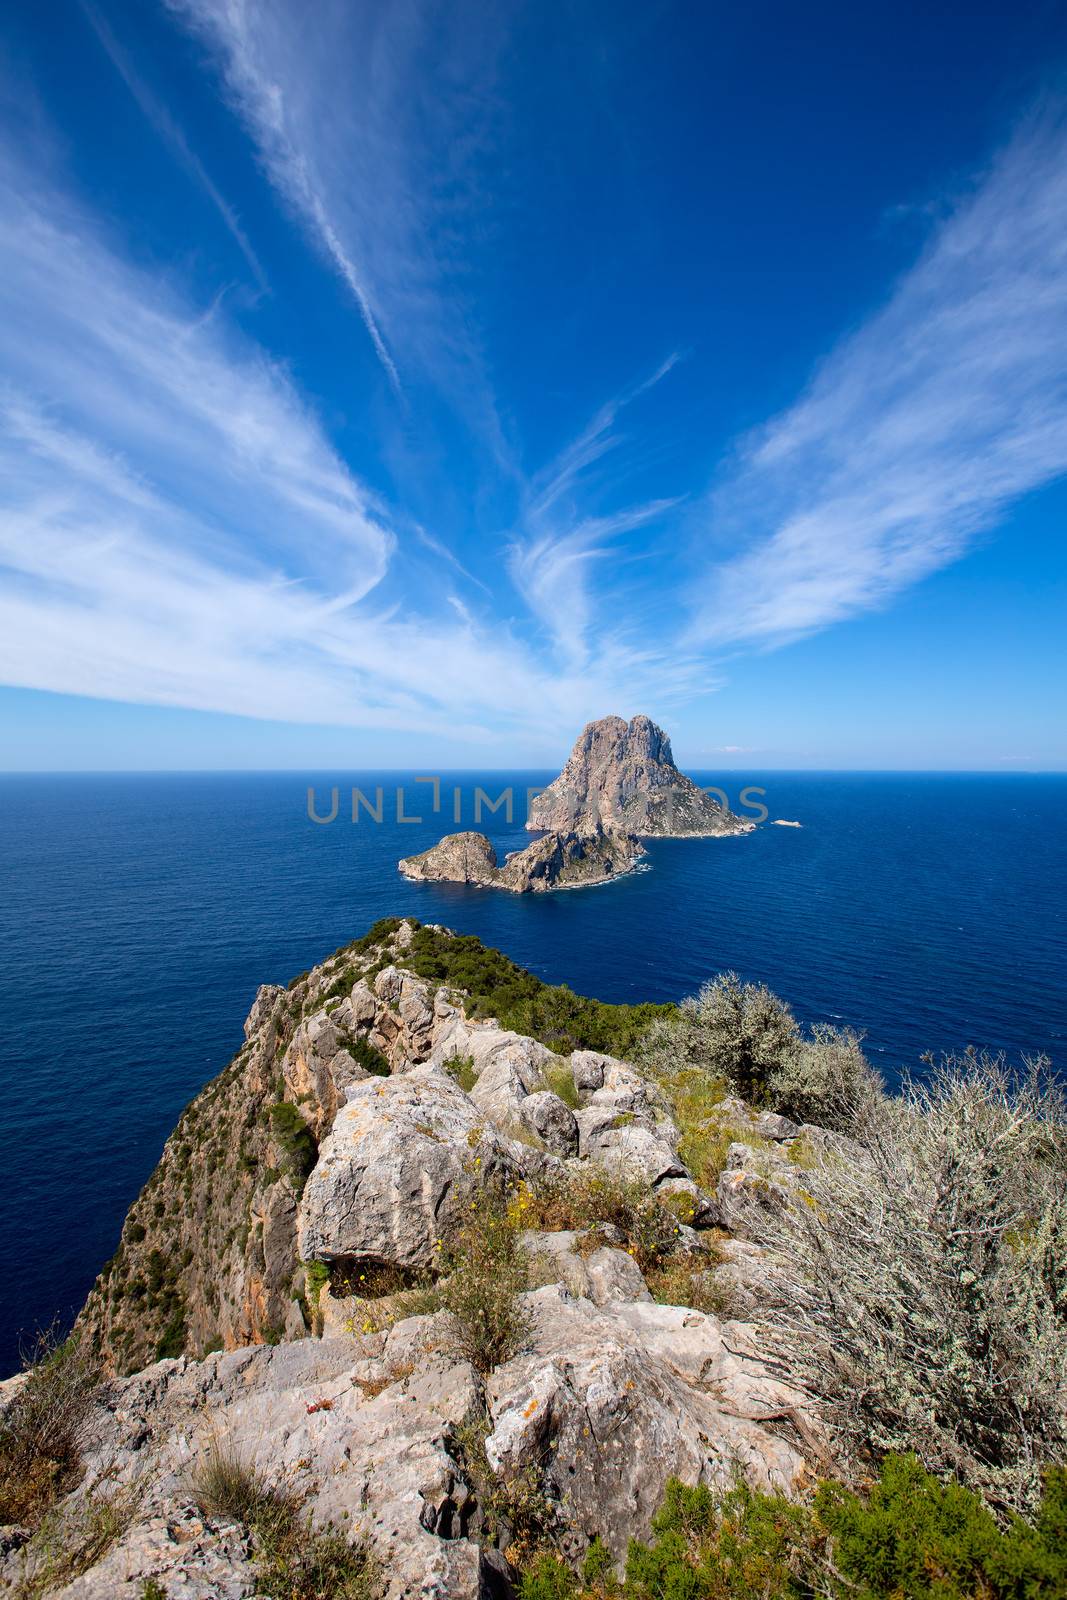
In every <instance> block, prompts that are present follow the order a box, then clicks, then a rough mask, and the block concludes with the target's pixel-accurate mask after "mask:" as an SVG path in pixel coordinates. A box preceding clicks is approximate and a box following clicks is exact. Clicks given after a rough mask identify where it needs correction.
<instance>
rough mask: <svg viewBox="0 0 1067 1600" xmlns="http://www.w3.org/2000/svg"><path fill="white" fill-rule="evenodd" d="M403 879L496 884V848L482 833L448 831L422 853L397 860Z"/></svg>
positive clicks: (497, 869)
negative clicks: (442, 837)
mask: <svg viewBox="0 0 1067 1600" xmlns="http://www.w3.org/2000/svg"><path fill="white" fill-rule="evenodd" d="M398 865H399V868H400V871H401V872H402V873H403V874H404V876H405V878H416V879H423V880H425V881H426V882H445V883H483V884H487V885H488V884H495V883H496V881H497V877H498V873H499V868H498V867H497V862H496V851H495V850H494V849H493V847H492V845H491V844H490V843H489V840H488V839H487V838H486V837H485V834H484V833H450V834H448V835H446V837H445V838H444V839H441V840H440V841H439V843H437V844H435V845H432V846H431V848H430V849H429V850H423V851H422V852H421V854H419V855H415V856H406V857H405V858H404V860H403V861H400V862H399V863H398Z"/></svg>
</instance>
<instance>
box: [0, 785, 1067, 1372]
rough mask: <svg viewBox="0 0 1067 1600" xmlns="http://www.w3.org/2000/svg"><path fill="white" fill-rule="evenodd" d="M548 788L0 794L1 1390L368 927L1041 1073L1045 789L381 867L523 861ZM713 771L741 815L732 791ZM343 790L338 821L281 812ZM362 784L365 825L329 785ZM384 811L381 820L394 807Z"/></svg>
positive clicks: (888, 791)
mask: <svg viewBox="0 0 1067 1600" xmlns="http://www.w3.org/2000/svg"><path fill="white" fill-rule="evenodd" d="M551 776H552V774H548V773H530V774H526V773H523V774H518V775H516V776H511V775H507V776H502V775H500V774H495V773H494V774H492V775H489V776H484V777H481V778H478V777H477V776H476V775H471V774H451V775H448V776H447V777H446V779H445V781H444V785H443V790H442V795H441V804H442V810H441V813H440V814H439V815H437V816H434V815H433V813H432V811H430V810H429V804H430V800H431V794H430V790H429V789H428V787H427V786H425V785H414V784H412V782H411V778H410V776H409V777H407V778H405V777H404V776H403V775H398V774H377V775H375V774H366V773H364V774H360V775H353V774H348V775H343V774H316V775H307V774H294V773H283V774H277V773H274V774H232V775H231V774H222V775H220V774H193V775H170V774H168V775H143V776H130V775H115V776H59V777H57V776H35V777H29V776H16V777H7V778H2V779H0V862H2V871H3V879H2V900H0V1000H2V1012H0V1017H2V1025H0V1072H2V1082H3V1094H2V1098H0V1178H2V1181H0V1238H2V1239H3V1240H4V1243H5V1249H6V1251H7V1268H6V1270H5V1273H4V1284H5V1289H4V1303H3V1306H2V1309H0V1373H6V1372H8V1371H10V1370H11V1369H12V1368H13V1367H14V1366H15V1365H16V1363H17V1358H18V1342H19V1334H20V1333H23V1334H25V1333H28V1332H31V1331H32V1330H33V1329H34V1328H37V1327H40V1326H43V1325H47V1324H49V1323H51V1321H52V1320H53V1318H55V1317H57V1316H58V1317H60V1318H63V1319H66V1318H69V1316H70V1315H71V1313H72V1312H73V1311H74V1310H75V1309H76V1307H77V1306H78V1305H79V1304H80V1302H81V1300H82V1299H83V1297H84V1295H85V1294H86V1292H87V1290H88V1288H89V1286H90V1284H91V1283H92V1280H93V1277H94V1276H95V1274H96V1272H97V1270H98V1268H99V1267H100V1265H101V1264H102V1263H103V1261H104V1260H105V1259H106V1258H107V1257H108V1256H109V1255H110V1254H111V1252H112V1250H113V1249H114V1247H115V1243H116V1239H117V1236H118V1231H119V1227H120V1224H121V1221H122V1218H123V1215H124V1213H125V1211H126V1208H127V1206H128V1205H129V1203H130V1201H131V1200H132V1199H133V1197H134V1195H135V1194H136V1193H137V1191H138V1189H139V1188H140V1186H141V1184H142V1183H143V1182H144V1180H145V1179H146V1177H147V1176H148V1174H149V1172H150V1171H151V1169H152V1167H153V1165H154V1163H155V1161H156V1159H157V1158H158V1155H159V1152H160V1149H161V1146H162V1144H163V1141H164V1140H165V1138H166V1137H167V1135H168V1133H169V1132H170V1130H171V1128H172V1127H173V1124H174V1122H175V1119H176V1117H177V1115H178V1112H179V1111H180V1110H181V1108H182V1106H183V1105H185V1103H186V1102H187V1101H188V1100H189V1099H190V1098H191V1097H192V1096H193V1095H194V1094H195V1093H196V1092H197V1091H198V1090H199V1089H200V1087H201V1086H202V1085H203V1084H204V1083H205V1082H206V1081H207V1080H208V1079H209V1078H211V1077H212V1076H213V1075H214V1074H215V1073H216V1072H217V1071H218V1070H219V1069H220V1067H222V1066H223V1065H224V1063H225V1062H226V1061H227V1060H228V1059H229V1057H230V1055H231V1054H232V1053H233V1051H234V1050H235V1049H236V1048H237V1046H238V1045H239V1044H240V1042H241V1023H242V1021H243V1019H244V1016H245V1014H246V1012H247V1010H248V1007H249V1004H250V1003H251V1000H252V998H253V996H254V994H255V990H256V986H257V985H258V984H259V983H262V982H265V981H272V982H282V983H284V982H286V981H287V980H288V979H289V978H290V977H291V976H293V975H294V974H295V973H297V972H299V971H301V970H303V969H304V968H306V967H309V966H311V965H312V964H313V963H314V962H316V961H319V960H321V959H322V958H323V957H324V956H325V955H327V954H328V953H329V952H330V951H331V950H333V949H334V948H335V947H336V946H337V945H340V944H342V943H344V942H346V941H347V940H349V939H352V938H354V937H356V936H358V935H359V934H361V933H362V932H363V931H364V930H365V929H366V927H367V926H368V924H369V923H371V922H373V921H374V920H375V919H376V918H377V917H380V916H387V915H392V914H398V913H411V914H413V915H414V916H416V917H418V918H420V919H421V920H422V921H425V922H444V923H447V924H448V925H450V926H451V927H454V928H457V929H460V930H462V931H464V932H469V933H477V934H479V935H480V936H481V937H482V938H483V939H485V940H486V941H487V942H488V943H490V944H493V945H498V946H499V947H500V948H501V949H503V950H505V951H506V952H507V953H508V955H510V956H512V957H513V958H514V959H515V960H516V961H519V962H521V963H522V964H523V965H525V966H527V967H530V968H531V969H532V970H533V971H534V972H536V973H538V974H539V975H540V976H542V977H543V978H545V979H547V980H550V981H552V982H561V981H566V982H567V983H569V984H571V985H572V987H574V988H575V989H577V990H579V991H581V992H584V993H586V994H594V995H598V996H600V997H601V998H603V999H606V1000H630V999H656V1000H659V999H677V998H679V997H681V996H682V995H684V994H687V993H689V992H691V991H693V990H694V989H695V988H696V987H697V986H699V984H700V983H701V982H702V981H703V980H704V979H705V978H707V977H708V976H710V975H711V974H713V973H715V972H718V971H721V970H723V969H726V968H734V969H736V970H737V971H738V972H740V973H741V974H742V975H743V976H744V977H746V978H751V979H760V980H763V981H765V982H767V983H768V984H770V986H771V987H772V988H773V989H775V990H776V991H777V992H778V993H779V994H781V995H782V996H784V997H785V998H786V999H788V1000H789V1001H790V1003H791V1004H792V1005H793V1007H794V1009H795V1011H796V1012H797V1014H798V1015H799V1016H800V1018H801V1019H802V1020H804V1021H806V1022H812V1021H815V1020H818V1019H832V1020H833V1021H835V1022H838V1023H848V1024H850V1025H852V1026H853V1027H856V1028H859V1029H862V1030H865V1032H866V1035H867V1047H868V1049H869V1051H870V1053H871V1055H872V1058H873V1059H874V1060H875V1061H876V1062H877V1063H878V1064H879V1065H880V1066H881V1068H882V1069H883V1071H884V1072H885V1073H886V1075H887V1076H888V1077H889V1078H891V1079H892V1078H895V1077H896V1076H897V1074H898V1073H899V1069H900V1068H901V1067H902V1066H906V1067H911V1068H915V1067H917V1066H918V1064H919V1058H920V1055H921V1054H922V1052H923V1051H925V1050H930V1049H932V1050H941V1049H955V1048H959V1047H962V1046H964V1045H967V1044H972V1043H973V1044H975V1045H979V1046H988V1047H991V1048H994V1049H1003V1050H1006V1051H1008V1052H1010V1053H1011V1054H1012V1055H1013V1056H1017V1055H1018V1054H1019V1053H1020V1052H1023V1051H1046V1052H1048V1053H1049V1054H1050V1055H1052V1057H1053V1058H1054V1059H1055V1060H1056V1061H1057V1062H1058V1064H1059V1065H1060V1066H1061V1068H1065V1067H1067V910H1065V906H1067V777H1024V776H1010V777H997V776H989V777H987V776H957V775H951V776H934V775H930V774H921V775H902V774H889V775H882V774H850V775H842V774H839V773H834V774H816V773H767V774H765V775H762V776H761V775H760V774H758V773H752V774H746V775H745V778H744V780H743V781H744V782H745V783H751V784H755V785H760V786H762V787H763V788H764V789H765V791H766V801H765V803H766V804H767V805H768V807H769V809H770V815H771V816H772V817H784V818H791V819H796V820H798V821H800V822H802V824H803V827H802V828H800V829H796V828H779V827H773V826H770V825H767V826H764V827H761V828H759V829H758V830H757V831H756V832H755V833H754V834H751V835H748V836H746V837H742V838H735V839H710V840H687V841H668V840H664V841H660V842H659V843H655V844H652V845H651V846H650V849H649V855H648V858H647V861H648V869H649V870H645V871H641V872H639V873H637V874H635V875H634V876H632V877H628V878H625V879H622V880H620V881H619V882H618V883H615V884H611V885H608V886H606V887H602V888H597V889H588V890H583V891H572V892H567V893H560V894H553V895H546V896H532V895H524V896H513V895H508V894H505V893H502V892H500V891H494V890H479V889H465V888H460V887H457V886H454V885H429V884H414V883H408V882H407V881H406V880H404V879H403V878H401V877H400V876H399V874H398V873H397V871H396V861H397V858H398V857H399V856H400V855H406V854H410V853H412V852H413V851H415V850H418V849H424V848H425V847H426V846H427V845H429V844H431V843H433V842H434V841H435V840H436V839H438V838H439V837H440V836H441V835H442V834H444V833H448V832H451V831H453V830H454V828H455V827H456V825H457V824H456V822H455V821H454V819H453V810H452V808H453V804H454V797H453V792H452V786H453V785H458V786H459V787H460V791H461V802H460V803H461V825H462V826H465V827H470V826H473V825H474V819H473V815H472V805H473V797H474V789H475V785H476V784H478V783H481V784H482V785H483V786H484V788H485V789H486V790H487V791H488V792H489V794H490V795H491V796H492V797H494V798H495V797H496V796H498V795H499V794H500V792H501V790H502V789H503V788H504V786H505V785H506V784H508V783H511V784H512V785H513V786H514V789H515V795H516V802H515V806H516V809H515V816H514V820H513V823H512V824H511V825H510V826H509V825H508V824H507V823H506V821H505V818H504V813H503V811H500V812H498V813H497V814H496V815H495V816H492V815H489V814H486V816H485V818H484V819H483V823H482V826H483V828H484V830H485V831H486V832H488V833H489V835H490V837H492V838H493V840H494V843H496V844H497V846H498V848H517V847H518V846H521V845H522V844H524V843H526V842H528V837H529V836H528V835H526V834H525V833H524V832H523V830H522V820H523V817H524V814H525V813H524V809H523V808H524V804H525V787H526V785H527V784H537V783H543V782H546V781H547V780H548V778H549V777H551ZM695 776H697V777H698V779H700V780H701V781H708V782H713V781H718V782H719V783H720V784H721V785H722V787H723V788H724V789H725V790H726V792H727V794H728V796H729V798H730V800H731V802H732V803H733V804H734V805H735V806H736V805H737V804H738V803H739V792H740V789H741V787H742V780H741V779H739V778H735V777H733V776H730V777H728V778H727V779H725V780H723V779H721V778H720V779H718V780H715V779H713V778H712V777H711V776H710V775H709V776H707V777H706V778H703V777H702V775H700V774H696V775H695ZM309 783H313V784H314V785H315V788H316V794H317V799H318V804H319V807H320V808H321V809H323V810H325V809H327V808H328V805H329V789H330V786H331V785H333V784H336V785H338V786H339V788H340V791H341V793H340V815H339V817H338V819H337V820H336V821H335V822H333V823H331V824H329V825H326V826H319V825H316V824H314V823H312V822H311V821H309V819H308V815H307V788H308V784H309ZM354 783H356V784H358V785H359V786H360V787H361V788H362V789H363V790H364V791H365V792H366V793H367V794H368V795H370V796H371V798H372V799H373V798H374V795H373V790H374V787H375V785H377V784H381V785H382V787H383V789H384V819H383V822H382V824H381V825H380V826H378V825H376V824H374V823H373V822H371V821H370V820H369V819H368V817H367V815H366V813H365V812H361V819H360V821H359V822H358V824H356V825H353V824H352V822H351V820H349V816H350V810H349V800H350V794H351V788H352V785H353V784H354ZM397 784H403V785H404V786H405V791H406V794H405V806H406V810H407V812H408V813H409V814H411V813H419V812H421V813H422V814H423V817H424V820H423V821H422V822H421V823H416V824H410V823H398V822H397V821H396V815H395V789H396V786H397Z"/></svg>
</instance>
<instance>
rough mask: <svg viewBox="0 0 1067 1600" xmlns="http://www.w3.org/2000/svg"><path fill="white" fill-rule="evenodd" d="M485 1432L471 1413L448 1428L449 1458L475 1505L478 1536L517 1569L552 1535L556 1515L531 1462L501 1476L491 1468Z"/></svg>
mask: <svg viewBox="0 0 1067 1600" xmlns="http://www.w3.org/2000/svg"><path fill="white" fill-rule="evenodd" d="M491 1429H492V1425H491V1423H490V1421H489V1418H488V1417H487V1416H486V1414H485V1413H484V1412H474V1413H471V1414H470V1415H468V1416H466V1417H465V1418H464V1419H463V1421H462V1422H461V1423H460V1424H459V1425H458V1426H457V1427H455V1428H454V1429H453V1432H452V1437H451V1440H450V1442H449V1454H450V1455H451V1456H452V1458H453V1459H454V1460H455V1461H456V1463H457V1465H458V1466H459V1467H460V1469H461V1472H462V1475H463V1477H464V1479H465V1481H466V1482H467V1483H468V1484H469V1485H470V1488H471V1490H472V1491H473V1493H474V1496H475V1498H476V1499H477V1501H478V1506H479V1509H480V1511H481V1516H482V1526H481V1529H480V1533H479V1537H480V1538H481V1539H482V1540H483V1541H484V1542H486V1543H488V1544H491V1545H494V1546H496V1547H497V1548H499V1549H503V1550H506V1551H507V1553H508V1559H509V1560H510V1561H511V1562H513V1563H514V1564H516V1565H522V1564H523V1563H524V1562H527V1561H530V1560H531V1559H533V1557H534V1555H535V1552H536V1551H537V1550H538V1549H539V1548H541V1547H542V1546H543V1545H544V1544H545V1543H546V1541H547V1540H548V1539H549V1538H550V1537H551V1535H552V1533H554V1532H555V1531H557V1513H556V1510H555V1508H554V1506H553V1504H552V1502H551V1501H550V1500H549V1498H548V1497H547V1495H546V1494H545V1492H544V1485H543V1481H542V1474H541V1471H540V1470H539V1468H538V1466H537V1464H536V1462H534V1461H524V1462H523V1463H522V1464H521V1465H519V1466H516V1467H509V1468H507V1469H506V1470H505V1471H504V1472H503V1473H501V1474H497V1473H496V1472H495V1471H494V1470H493V1468H492V1466H491V1465H490V1462H489V1457H488V1455H487V1454H486V1449H485V1443H486V1440H487V1439H488V1437H489V1434H490V1432H491Z"/></svg>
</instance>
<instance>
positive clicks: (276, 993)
mask: <svg viewBox="0 0 1067 1600" xmlns="http://www.w3.org/2000/svg"><path fill="white" fill-rule="evenodd" d="M284 999H285V990H284V989H283V988H281V986H280V985H279V984H277V983H261V984H260V986H259V988H258V989H257V990H256V998H255V999H254V1000H253V1002H252V1009H251V1011H250V1012H249V1013H248V1016H247V1017H246V1018H245V1028H244V1033H245V1038H246V1039H251V1038H252V1036H253V1034H257V1033H259V1032H260V1030H261V1029H263V1028H265V1027H266V1026H267V1024H268V1023H269V1022H270V1021H271V1020H272V1018H273V1017H274V1015H275V1013H276V1012H277V1009H278V1003H279V1001H282V1000H284Z"/></svg>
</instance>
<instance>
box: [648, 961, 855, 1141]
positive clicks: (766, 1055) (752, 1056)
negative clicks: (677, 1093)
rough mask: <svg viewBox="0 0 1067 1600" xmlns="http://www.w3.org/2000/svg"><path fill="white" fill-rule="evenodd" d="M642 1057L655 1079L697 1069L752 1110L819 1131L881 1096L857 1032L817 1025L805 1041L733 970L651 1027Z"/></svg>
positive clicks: (767, 995) (763, 993)
mask: <svg viewBox="0 0 1067 1600" xmlns="http://www.w3.org/2000/svg"><path fill="white" fill-rule="evenodd" d="M643 1059H644V1064H645V1066H646V1067H647V1069H648V1070H649V1071H650V1072H652V1074H653V1075H654V1076H656V1077H659V1078H664V1077H666V1078H669V1077H670V1075H671V1074H672V1072H676V1071H679V1070H686V1069H691V1068H693V1067H696V1068H700V1069H702V1070H704V1071H706V1072H708V1073H709V1074H710V1075H711V1076H713V1077H718V1078H721V1079H722V1080H723V1081H724V1083H726V1084H727V1086H728V1087H729V1088H730V1090H731V1091H732V1092H733V1093H735V1094H738V1095H740V1096H741V1097H742V1099H744V1100H747V1101H749V1102H750V1103H751V1104H753V1105H757V1106H767V1107H770V1108H771V1109H772V1110H774V1111H780V1112H781V1113H782V1114H783V1115H784V1116H787V1117H792V1118H794V1119H795V1120H796V1121H797V1122H817V1123H819V1125H820V1126H821V1127H824V1128H834V1129H839V1130H846V1129H848V1128H850V1127H851V1126H852V1123H853V1121H854V1120H855V1118H856V1117H857V1115H859V1114H860V1111H861V1109H862V1107H863V1106H864V1105H865V1104H866V1103H867V1101H868V1100H870V1099H871V1098H872V1097H877V1096H878V1095H879V1093H880V1092H881V1080H880V1079H879V1078H878V1075H877V1074H876V1073H875V1072H874V1070H873V1069H872V1068H871V1067H870V1066H869V1064H868V1062H867V1061H866V1059H865V1057H864V1055H863V1052H862V1050H861V1048H860V1039H859V1036H858V1035H857V1034H855V1033H852V1032H851V1031H850V1030H844V1029H837V1028H832V1027H830V1026H829V1025H827V1024H818V1025H817V1026H816V1027H815V1028H813V1029H812V1031H811V1034H810V1036H808V1037H805V1035H804V1034H803V1033H802V1031H801V1029H800V1027H799V1025H798V1023H797V1021H796V1018H795V1017H794V1016H793V1013H792V1011H791V1010H790V1009H789V1007H788V1005H786V1003H785V1001H784V1000H780V999H779V998H778V996H777V995H776V994H772V992H771V990H770V989H768V988H767V987H766V985H764V984H754V983H742V982H741V979H740V978H739V977H738V975H737V973H736V972H724V973H721V974H720V975H719V976H718V977H717V978H715V979H713V980H712V981H711V982H710V983H706V984H705V985H704V986H703V988H702V989H701V990H700V993H699V994H697V995H693V996H691V997H689V998H688V999H686V1000H683V1001H682V1004H681V1006H680V1007H679V1011H678V1015H677V1017H672V1018H669V1019H665V1020H661V1021H657V1022H656V1023H655V1024H653V1026H652V1028H651V1029H650V1030H649V1032H648V1035H647V1036H646V1041H645V1046H644V1053H643Z"/></svg>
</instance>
